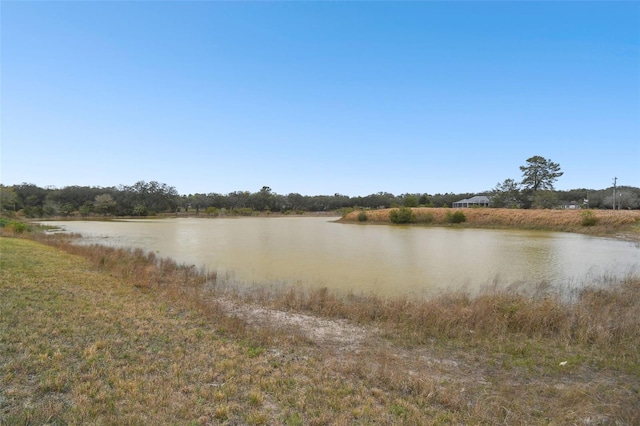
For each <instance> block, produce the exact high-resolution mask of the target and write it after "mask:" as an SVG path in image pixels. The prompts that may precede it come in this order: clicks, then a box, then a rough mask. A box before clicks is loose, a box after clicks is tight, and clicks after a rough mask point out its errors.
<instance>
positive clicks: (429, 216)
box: [416, 212, 433, 223]
mask: <svg viewBox="0 0 640 426" xmlns="http://www.w3.org/2000/svg"><path fill="white" fill-rule="evenodd" d="M416 222H419V223H431V222H433V213H431V212H426V213H425V212H421V213H418V214H417V215H416Z"/></svg>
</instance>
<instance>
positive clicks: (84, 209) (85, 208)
mask: <svg viewBox="0 0 640 426" xmlns="http://www.w3.org/2000/svg"><path fill="white" fill-rule="evenodd" d="M78 211H79V212H80V214H81V215H82V216H89V215H90V214H91V212H93V203H92V202H91V201H85V202H84V203H83V204H82V205H81V206H80V209H78Z"/></svg>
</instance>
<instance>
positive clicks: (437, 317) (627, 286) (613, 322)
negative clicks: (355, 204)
mask: <svg viewBox="0 0 640 426" xmlns="http://www.w3.org/2000/svg"><path fill="white" fill-rule="evenodd" d="M6 228H7V227H6V226H5V227H4V228H3V233H5V231H6V233H5V235H4V236H3V237H2V238H0V254H1V256H0V293H1V294H0V305H1V306H0V360H1V361H0V380H1V382H2V389H1V391H0V423H1V424H45V423H48V424H80V423H92V424H276V425H278V424H282V425H291V424H496V423H502V424H629V425H631V424H638V423H639V422H640V410H639V409H638V407H640V354H639V353H638V351H637V348H638V347H640V278H638V277H628V278H626V279H622V280H619V281H611V282H609V283H605V284H602V283H599V284H598V285H597V286H596V285H589V284H588V283H586V284H585V286H584V288H582V289H581V290H576V294H575V295H574V297H573V298H571V299H570V300H567V299H566V298H559V297H555V295H554V294H552V293H549V289H547V288H545V287H544V286H540V287H539V288H537V291H536V292H534V293H530V294H528V295H523V294H520V293H518V292H517V291H515V290H508V289H507V290H495V289H487V290H486V291H485V292H483V293H482V294H479V295H477V296H474V297H470V296H468V295H466V294H464V293H449V294H443V295H440V296H438V297H435V298H433V299H428V300H412V299H409V298H388V299H386V298H377V297H362V296H355V295H353V296H346V297H337V296H335V295H332V294H331V293H330V292H328V291H327V290H326V289H319V290H309V291H301V290H297V289H293V288H292V289H288V290H283V291H280V292H273V291H270V290H267V289H265V290H263V291H260V290H256V291H254V292H246V291H245V292H240V291H237V290H236V289H233V288H231V287H227V286H225V285H224V282H222V280H220V279H219V278H218V277H217V276H216V275H215V274H211V273H204V272H201V271H198V270H196V269H195V268H193V267H191V266H185V265H177V264H176V263H175V262H172V261H171V260H167V259H160V258H157V257H156V256H155V255H154V254H153V253H144V252H142V251H140V250H124V249H116V248H108V247H104V246H90V247H86V246H83V247H79V246H77V245H74V244H73V243H72V242H71V241H70V240H69V238H68V237H67V236H64V235H45V234H43V233H39V232H22V233H17V232H13V231H11V230H10V229H6ZM17 237H21V238H17ZM25 237H26V238H25Z"/></svg>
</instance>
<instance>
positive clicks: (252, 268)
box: [47, 217, 640, 296]
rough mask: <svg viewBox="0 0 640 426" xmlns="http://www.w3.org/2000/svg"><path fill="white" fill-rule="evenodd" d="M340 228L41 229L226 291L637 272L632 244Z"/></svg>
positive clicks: (401, 286)
mask: <svg viewBox="0 0 640 426" xmlns="http://www.w3.org/2000/svg"><path fill="white" fill-rule="evenodd" d="M336 219H337V218H327V217H277V218H217V219H199V218H180V219H178V218H176V219H142V220H121V221H61V222H47V224H50V225H56V226H60V227H61V228H63V229H64V230H65V231H68V232H79V233H81V234H82V235H83V236H84V237H85V238H84V240H83V243H99V244H104V245H111V246H118V247H130V248H141V249H143V250H145V251H147V252H154V253H156V254H157V255H158V256H161V257H168V258H172V259H174V260H176V261H177V262H179V263H186V264H190V265H191V264H193V265H196V266H198V267H202V268H205V269H207V270H210V271H217V273H218V277H224V278H225V279H227V280H229V281H232V282H239V283H250V284H260V285H271V284H279V285H295V286H305V287H314V288H317V287H327V288H329V289H330V290H332V291H335V292H337V293H341V294H344V293H349V292H351V293H355V294H367V295H368V294H375V295H379V296H398V295H415V296H428V295H431V294H433V293H434V292H440V291H443V290H464V291H468V292H470V293H476V292H478V291H480V290H482V289H484V288H486V287H487V286H498V287H504V286H508V285H523V286H531V287H533V286H536V285H538V284H540V283H546V284H549V285H552V286H558V287H567V286H569V287H576V286H580V285H583V284H584V283H588V282H590V281H592V280H602V279H603V278H612V277H613V278H621V277H624V276H626V275H628V274H637V273H638V272H639V271H640V266H639V262H640V261H639V259H640V247H639V246H638V244H637V243H630V242H624V241H617V240H613V239H606V238H596V237H590V236H586V235H580V234H570V233H557V232H545V231H521V230H487V229H462V228H461V229H457V228H438V227H418V226H410V227H409V226H407V227H404V226H390V225H389V226H387V225H357V224H341V223H335V220H336Z"/></svg>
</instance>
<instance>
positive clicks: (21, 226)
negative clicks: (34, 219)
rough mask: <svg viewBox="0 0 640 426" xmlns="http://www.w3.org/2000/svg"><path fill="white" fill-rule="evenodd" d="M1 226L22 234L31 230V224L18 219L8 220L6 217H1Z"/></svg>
mask: <svg viewBox="0 0 640 426" xmlns="http://www.w3.org/2000/svg"><path fill="white" fill-rule="evenodd" d="M0 228H4V229H6V230H7V231H8V232H12V233H14V234H22V233H23V232H25V231H30V228H29V225H27V224H26V223H24V222H19V221H17V220H8V219H5V218H2V219H0Z"/></svg>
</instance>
